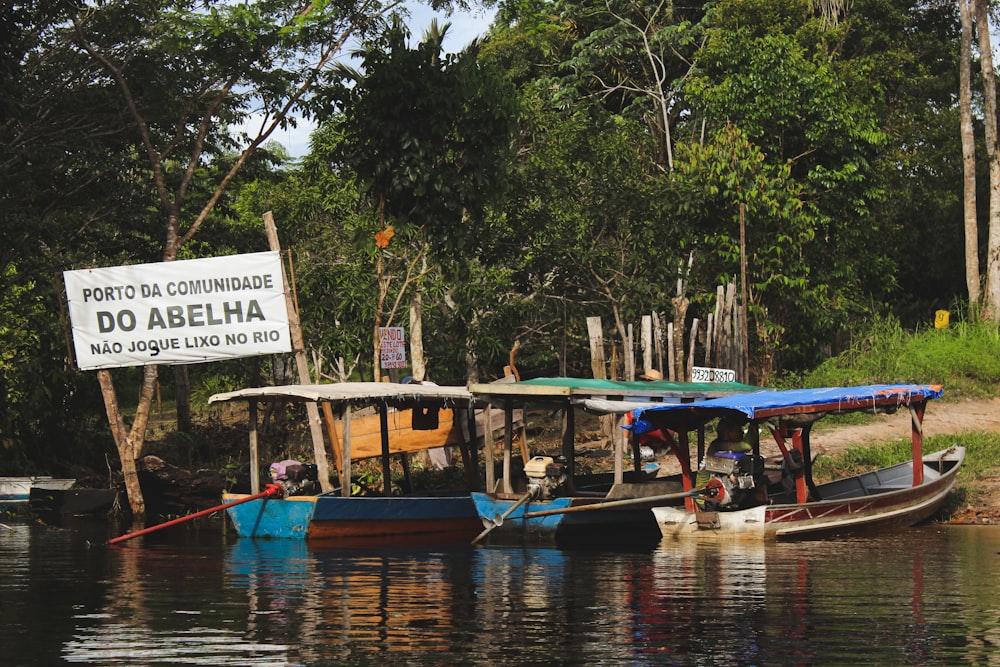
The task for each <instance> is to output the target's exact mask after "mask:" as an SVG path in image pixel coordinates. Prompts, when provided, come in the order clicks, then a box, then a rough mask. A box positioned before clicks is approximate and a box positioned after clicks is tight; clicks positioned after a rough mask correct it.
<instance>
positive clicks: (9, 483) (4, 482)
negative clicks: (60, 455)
mask: <svg viewBox="0 0 1000 667" xmlns="http://www.w3.org/2000/svg"><path fill="white" fill-rule="evenodd" d="M75 483H76V480H75V479H61V478H58V477H0V507H8V508H16V507H18V506H20V505H27V503H28V499H29V498H30V496H31V489H46V490H56V491H59V490H65V489H68V488H70V487H71V486H73V485H74V484H75Z"/></svg>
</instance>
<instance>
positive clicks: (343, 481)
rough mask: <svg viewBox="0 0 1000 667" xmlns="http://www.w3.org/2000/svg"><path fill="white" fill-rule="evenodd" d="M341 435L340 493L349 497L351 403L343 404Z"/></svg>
mask: <svg viewBox="0 0 1000 667" xmlns="http://www.w3.org/2000/svg"><path fill="white" fill-rule="evenodd" d="M341 430H342V432H343V434H344V437H343V448H344V451H343V453H342V459H341V461H342V463H341V466H340V467H341V469H342V470H343V471H344V476H343V477H341V478H340V495H342V496H343V497H345V498H350V497H351V404H350V403H348V404H347V405H345V406H344V428H343V429H341Z"/></svg>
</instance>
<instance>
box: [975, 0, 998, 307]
mask: <svg viewBox="0 0 1000 667" xmlns="http://www.w3.org/2000/svg"><path fill="white" fill-rule="evenodd" d="M975 7H976V12H975V19H976V31H977V33H978V36H979V59H980V63H981V65H982V73H983V117H984V120H985V125H986V157H987V159H988V160H989V165H990V220H989V239H988V241H987V245H986V290H985V292H986V293H985V297H986V298H985V304H984V305H985V308H984V315H985V316H986V317H987V318H989V319H993V320H996V319H997V318H1000V152H998V150H997V84H996V73H995V72H994V70H993V47H992V45H991V44H990V23H989V11H988V8H987V6H986V2H984V0H978V1H977V2H976V5H975Z"/></svg>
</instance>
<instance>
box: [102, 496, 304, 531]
mask: <svg viewBox="0 0 1000 667" xmlns="http://www.w3.org/2000/svg"><path fill="white" fill-rule="evenodd" d="M283 495H285V489H284V488H283V487H282V486H281V485H280V484H268V485H267V486H266V487H264V490H263V491H261V492H260V493H255V494H253V495H252V496H247V497H246V498H240V499H239V500H234V501H233V502H231V503H223V504H221V505H219V506H217V507H210V508H209V509H207V510H202V511H200V512H195V513H194V514H188V515H187V516H182V517H181V518H179V519H172V520H170V521H165V522H164V523H158V524H156V525H155V526H150V527H149V528H143V529H142V530H137V531H135V532H134V533H125V534H124V535H122V536H121V537H116V538H114V539H113V540H108V544H117V543H118V542H124V541H125V540H130V539H132V538H133V537H139V536H140V535H145V534H146V533H152V532H153V531H154V530H160V529H161V528H169V527H170V526H176V525H177V524H179V523H184V522H185V521H191V520H193V519H197V518H199V517H203V516H208V515H209V514H214V513H216V512H218V511H219V510H224V509H226V508H227V507H235V506H236V505H242V504H243V503H248V502H250V501H251V500H257V499H258V498H280V497H282V496H283Z"/></svg>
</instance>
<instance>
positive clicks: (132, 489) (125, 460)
mask: <svg viewBox="0 0 1000 667" xmlns="http://www.w3.org/2000/svg"><path fill="white" fill-rule="evenodd" d="M97 381H98V382H99V383H100V385H101V395H102V396H103V397H104V407H105V410H106V411H107V414H108V424H109V425H110V426H111V435H112V436H114V439H115V448H116V449H117V450H118V458H119V459H121V463H122V477H123V478H124V480H125V492H126V493H127V494H128V502H129V507H130V508H131V510H132V518H133V519H134V520H139V521H141V520H142V518H143V517H144V516H145V515H146V501H145V500H144V499H143V497H142V488H141V487H140V486H139V474H138V471H137V470H136V465H135V462H136V459H137V458H139V453H140V452H141V444H140V447H139V448H136V447H135V444H134V442H133V440H132V439H131V438H130V437H129V433H128V428H127V427H126V426H125V420H124V418H122V412H121V408H120V407H119V405H118V395H117V393H116V392H115V385H114V382H113V381H112V378H111V371H109V370H108V369H106V368H102V369H101V370H99V371H97ZM143 435H145V434H143Z"/></svg>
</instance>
